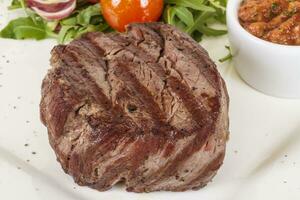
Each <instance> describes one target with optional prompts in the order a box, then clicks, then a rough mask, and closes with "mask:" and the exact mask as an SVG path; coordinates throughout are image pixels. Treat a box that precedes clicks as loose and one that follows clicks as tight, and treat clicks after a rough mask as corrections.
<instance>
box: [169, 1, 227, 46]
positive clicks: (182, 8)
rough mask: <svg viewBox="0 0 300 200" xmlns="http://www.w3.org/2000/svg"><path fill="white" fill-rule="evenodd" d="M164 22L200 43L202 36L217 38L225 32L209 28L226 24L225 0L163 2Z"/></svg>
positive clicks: (225, 31)
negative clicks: (164, 5) (164, 4)
mask: <svg viewBox="0 0 300 200" xmlns="http://www.w3.org/2000/svg"><path fill="white" fill-rule="evenodd" d="M165 3H166V4H167V5H166V8H165V11H164V21H165V22H166V23H168V24H172V25H175V26H177V27H178V28H180V29H181V30H182V31H184V32H186V33H188V34H189V35H191V36H192V37H193V38H194V39H195V40H196V41H200V40H201V39H202V36H203V35H206V36H219V35H224V34H226V33H227V30H225V29H224V30H219V29H214V28H212V27H210V25H212V24H216V23H217V24H225V23H226V4H227V0H165Z"/></svg>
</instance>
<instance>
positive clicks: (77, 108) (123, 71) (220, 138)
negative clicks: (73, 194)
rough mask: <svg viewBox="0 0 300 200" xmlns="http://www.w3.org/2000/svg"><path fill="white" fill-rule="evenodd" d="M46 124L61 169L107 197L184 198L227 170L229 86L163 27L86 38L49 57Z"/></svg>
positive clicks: (195, 49) (188, 42)
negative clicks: (118, 191)
mask: <svg viewBox="0 0 300 200" xmlns="http://www.w3.org/2000/svg"><path fill="white" fill-rule="evenodd" d="M51 64H52V69H50V70H49V72H48V74H47V76H46V78H45V79H44V81H43V85H42V100H41V104H40V109H41V118H42V121H43V123H44V124H45V125H46V126H47V128H48V133H49V140H50V144H51V146H52V148H53V149H54V151H55V153H56V155H57V159H58V161H59V162H60V163H61V165H62V167H63V169H64V171H65V172H66V173H68V174H70V175H72V176H73V177H74V179H75V181H76V183H78V184H79V185H87V186H90V187H92V188H95V189H97V190H100V191H104V190H108V189H110V188H111V187H112V186H113V185H114V184H116V183H117V182H124V184H125V185H126V188H127V190H128V191H133V192H151V191H158V190H167V191H184V190H189V189H198V188H201V187H203V186H205V185H206V184H207V183H208V182H209V181H210V180H211V179H212V177H213V176H214V175H215V174H216V172H217V170H218V169H219V167H220V166H221V164H222V162H223V158H224V153H225V143H226V139H227V135H228V102H229V98H228V95H227V91H226V87H225V83H224V81H223V80H222V78H221V77H220V75H219V73H218V71H217V69H216V66H215V64H214V63H213V62H212V61H211V59H210V58H209V56H208V54H207V52H206V51H205V50H204V49H203V48H202V47H200V46H199V45H198V44H197V43H196V42H195V41H193V39H192V38H190V37H189V36H187V35H186V34H184V33H182V32H180V31H178V30H177V29H176V28H174V27H172V26H170V25H165V24H162V23H149V24H132V25H130V26H128V27H127V33H110V34H104V33H88V34H86V35H85V36H83V37H82V38H80V39H77V40H74V41H73V42H71V43H70V44H68V45H58V46H56V47H55V48H54V49H53V50H52V59H51Z"/></svg>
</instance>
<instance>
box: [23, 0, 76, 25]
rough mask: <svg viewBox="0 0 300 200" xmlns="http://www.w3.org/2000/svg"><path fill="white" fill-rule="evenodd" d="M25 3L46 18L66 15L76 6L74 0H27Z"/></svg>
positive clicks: (54, 18)
mask: <svg viewBox="0 0 300 200" xmlns="http://www.w3.org/2000/svg"><path fill="white" fill-rule="evenodd" d="M27 5H28V6H29V7H30V8H31V9H32V10H34V11H35V12H36V13H37V14H38V15H40V16H41V17H43V18H44V19H47V20H59V19H63V18H66V17H68V16H69V15H70V14H71V13H72V11H73V10H74V9H75V7H76V0H52V1H49V0H44V1H42V0H28V1H27Z"/></svg>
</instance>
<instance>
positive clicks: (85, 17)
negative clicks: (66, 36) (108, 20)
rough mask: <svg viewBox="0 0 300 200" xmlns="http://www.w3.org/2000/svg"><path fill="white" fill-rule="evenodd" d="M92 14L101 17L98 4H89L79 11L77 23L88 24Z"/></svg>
mask: <svg viewBox="0 0 300 200" xmlns="http://www.w3.org/2000/svg"><path fill="white" fill-rule="evenodd" d="M94 16H98V17H102V15H101V12H100V4H95V5H93V6H89V7H87V8H86V9H84V10H82V11H81V12H79V14H78V15H77V17H76V19H77V23H78V24H80V25H82V26H84V25H89V24H90V21H91V19H92V17H94Z"/></svg>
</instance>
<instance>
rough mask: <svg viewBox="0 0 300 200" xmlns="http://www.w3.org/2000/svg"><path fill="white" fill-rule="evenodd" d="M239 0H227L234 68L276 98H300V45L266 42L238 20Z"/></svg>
mask: <svg viewBox="0 0 300 200" xmlns="http://www.w3.org/2000/svg"><path fill="white" fill-rule="evenodd" d="M241 2H242V0H229V2H228V5H227V25H228V32H229V40H230V43H231V48H232V52H233V55H234V59H233V60H234V64H235V67H236V69H237V71H238V73H239V74H240V76H241V77H242V79H244V80H245V81H246V82H247V83H248V84H249V85H251V86H252V87H254V88H255V89H257V90H259V91H261V92H263V93H266V94H269V95H272V96H277V97H285V98H300V46H288V45H280V44H275V43H272V42H268V41H265V40H262V39H260V38H257V37H255V36H253V35H252V34H250V33H248V32H247V31H246V30H245V29H244V28H243V27H242V26H241V25H240V23H239V20H238V9H239V6H240V3H241Z"/></svg>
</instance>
